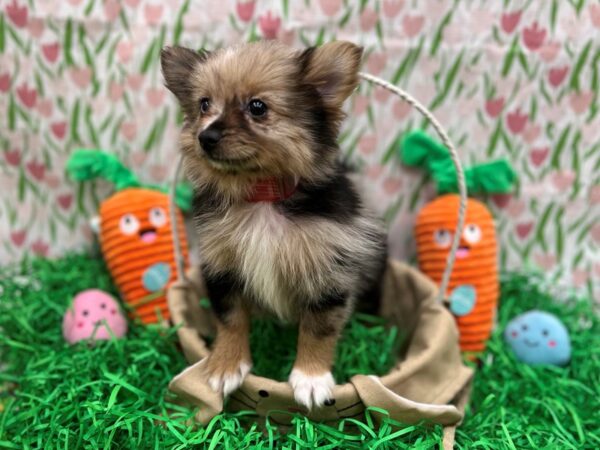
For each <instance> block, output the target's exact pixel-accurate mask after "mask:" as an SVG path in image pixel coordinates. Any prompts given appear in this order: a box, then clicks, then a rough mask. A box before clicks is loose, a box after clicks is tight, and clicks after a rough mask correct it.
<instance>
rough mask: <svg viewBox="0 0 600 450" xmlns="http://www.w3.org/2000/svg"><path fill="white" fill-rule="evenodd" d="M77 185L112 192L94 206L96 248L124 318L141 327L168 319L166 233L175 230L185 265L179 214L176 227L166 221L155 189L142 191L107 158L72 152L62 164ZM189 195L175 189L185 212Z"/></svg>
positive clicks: (171, 269)
mask: <svg viewBox="0 0 600 450" xmlns="http://www.w3.org/2000/svg"><path fill="white" fill-rule="evenodd" d="M67 171H68V172H69V174H70V175H71V177H72V178H74V179H75V180H78V181H85V180H90V179H93V178H97V177H101V176H102V177H105V178H107V179H109V180H110V181H112V182H113V183H114V184H115V186H116V190H117V192H116V193H115V194H113V195H112V196H111V197H109V198H108V199H106V200H104V201H103V202H102V203H101V205H100V230H99V231H100V245H101V247H102V253H103V254H104V258H105V259H106V263H107V265H108V268H109V270H110V272H111V275H112V277H113V279H114V280H115V283H116V285H117V287H118V288H119V290H120V292H121V295H122V297H123V300H124V301H125V303H126V304H127V306H128V309H129V312H130V316H131V317H132V318H133V317H137V318H139V319H140V320H141V321H142V322H143V323H146V324H148V323H154V322H158V321H159V319H164V320H166V319H169V309H168V307H167V302H166V296H165V294H166V288H167V287H168V284H169V283H170V282H172V281H174V280H175V278H176V273H175V271H176V268H175V258H174V254H173V239H172V236H171V227H172V226H177V227H178V230H179V234H180V236H182V238H183V240H182V248H183V252H184V257H185V258H186V259H187V243H186V241H185V230H184V224H183V217H182V215H181V212H180V211H179V210H177V214H176V217H177V224H176V225H173V224H171V220H170V218H169V199H168V195H167V194H166V193H164V192H161V191H162V190H163V189H162V188H160V187H158V186H142V184H141V183H140V182H139V181H138V179H137V178H136V177H135V175H134V174H133V173H132V172H131V171H130V170H129V169H127V168H126V167H124V166H123V165H122V164H121V162H120V161H119V160H118V159H117V158H116V157H114V156H113V155H110V154H107V153H104V152H101V151H96V150H78V151H76V152H75V153H74V154H73V155H72V156H71V158H70V159H69V161H68V163H67ZM190 200H191V190H189V188H187V186H185V185H181V186H178V190H177V196H176V202H177V205H178V206H179V207H180V208H181V209H184V210H187V209H189V206H190Z"/></svg>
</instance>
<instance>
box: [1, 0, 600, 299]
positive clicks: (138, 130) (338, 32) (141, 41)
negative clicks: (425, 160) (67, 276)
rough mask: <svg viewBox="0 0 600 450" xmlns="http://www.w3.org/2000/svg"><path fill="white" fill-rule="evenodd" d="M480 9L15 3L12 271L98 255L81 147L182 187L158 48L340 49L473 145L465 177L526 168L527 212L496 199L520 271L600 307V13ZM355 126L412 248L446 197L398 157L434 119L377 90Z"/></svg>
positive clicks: (388, 210) (360, 108) (4, 155)
mask: <svg viewBox="0 0 600 450" xmlns="http://www.w3.org/2000/svg"><path fill="white" fill-rule="evenodd" d="M471 3H472V2H452V1H448V0H445V1H439V2H436V7H435V8H433V7H428V6H427V2H424V1H422V2H411V1H408V0H368V1H364V2H351V1H345V0H303V1H297V2H295V1H294V2H292V1H289V0H275V1H271V2H261V1H258V0H228V1H225V2H224V1H220V0H206V1H205V0H190V1H189V2H177V1H175V0H169V1H162V0H101V1H87V0H66V1H63V2H59V1H49V0H48V1H44V2H41V1H40V2H32V1H28V0H5V1H4V2H0V14H2V16H3V19H4V20H3V27H4V29H3V36H4V40H3V45H4V49H3V52H0V261H2V262H4V261H16V260H19V259H20V258H21V257H22V256H24V255H26V254H28V255H38V256H52V257H54V256H58V254H59V253H60V251H64V250H67V249H70V248H75V247H80V246H81V244H85V243H89V241H90V230H89V227H88V226H87V220H88V217H87V216H85V214H84V213H83V212H82V210H81V209H80V207H79V205H83V206H85V209H87V210H92V209H93V198H94V196H96V197H100V198H102V197H103V196H105V194H106V191H104V190H103V189H102V186H96V187H95V188H94V189H96V190H97V191H96V192H95V193H94V194H95V195H89V192H86V193H84V197H83V198H80V197H79V195H81V193H80V192H79V191H78V190H77V189H76V186H75V185H73V184H72V183H71V182H70V181H68V180H66V179H65V177H64V174H63V167H64V161H65V160H66V158H67V156H68V153H69V152H70V151H72V150H73V149H75V148H77V147H82V146H84V147H92V148H103V149H107V150H111V151H114V152H116V153H117V154H118V155H119V156H120V157H121V158H122V159H123V160H125V161H127V162H128V164H131V165H134V166H135V168H136V173H139V174H140V175H141V176H142V177H144V179H146V180H149V181H151V182H157V183H160V182H164V181H166V180H167V179H168V174H169V169H168V167H169V164H170V163H171V159H172V157H173V154H174V151H173V147H174V145H175V140H176V139H177V133H178V131H177V123H176V115H175V113H174V112H175V111H176V105H175V101H174V99H173V97H172V96H171V95H170V94H169V93H168V92H167V91H166V90H165V88H164V87H163V83H162V78H161V74H160V67H159V59H158V46H159V45H162V44H173V43H174V39H177V42H178V43H179V44H181V45H187V46H191V47H197V46H198V45H199V43H201V42H202V43H203V45H204V46H205V47H206V48H207V49H209V50H210V49H214V48H215V47H217V46H219V45H224V44H226V43H230V42H235V41H239V40H245V39H247V40H257V39H268V40H275V39H278V40H280V41H281V42H283V43H285V44H287V45H293V46H295V47H299V48H300V47H306V46H310V45H315V44H316V43H317V42H324V41H328V40H331V39H332V38H334V37H337V38H340V39H351V40H353V41H355V42H356V43H357V44H360V45H362V46H363V47H364V48H365V57H364V63H363V67H362V69H363V70H365V71H368V72H370V73H373V74H376V75H378V76H381V77H383V78H385V79H388V80H392V81H394V82H395V83H397V84H398V85H400V86H402V87H404V88H406V89H407V90H408V91H409V92H411V93H413V94H414V95H415V96H417V97H419V98H420V99H421V100H423V101H425V102H426V103H427V104H428V105H430V106H431V108H432V109H433V111H434V113H436V114H437V115H438V116H439V118H440V119H441V120H442V121H443V124H444V125H445V126H446V128H447V129H448V131H449V132H450V135H451V136H453V137H458V136H461V137H463V142H464V144H463V145H462V148H461V149H460V150H461V153H462V156H463V157H464V159H465V160H473V161H481V160H484V159H488V158H498V157H507V158H508V159H510V161H511V162H512V163H513V165H514V166H515V167H516V168H517V171H518V172H519V175H520V187H519V192H518V196H513V195H499V196H492V197H491V198H490V199H488V203H489V205H490V207H491V209H492V210H493V211H494V213H495V214H496V216H497V218H498V221H499V224H501V226H500V228H499V234H500V242H501V250H502V252H503V258H502V261H503V262H505V264H506V265H507V266H508V267H512V268H519V267H522V266H523V264H524V263H531V264H533V265H536V266H538V267H540V268H542V269H543V270H544V271H546V272H548V273H549V274H551V275H553V276H554V275H557V274H560V275H561V276H562V280H563V281H564V282H565V283H570V284H571V285H576V286H580V287H581V288H582V289H588V288H589V286H593V288H594V289H595V290H596V293H597V294H596V295H597V297H598V298H600V256H599V255H600V225H598V220H600V178H599V177H598V171H597V169H596V170H595V169H594V168H597V167H598V166H599V164H600V157H599V155H600V144H599V143H598V142H599V141H598V140H599V139H600V132H598V130H600V114H598V113H597V112H596V110H597V108H598V106H597V105H598V104H599V102H600V96H599V91H598V83H597V82H593V80H594V76H595V75H594V73H595V71H597V68H596V70H595V67H594V65H597V64H598V57H597V48H598V46H597V44H596V41H597V39H596V37H597V35H598V32H600V4H599V3H598V2H597V0H583V2H566V1H564V2H562V1H561V2H559V1H556V2H550V1H548V2H516V3H515V2H486V7H485V9H482V8H481V7H479V8H478V7H474V6H473V5H471ZM488 3H489V6H487V4H488ZM34 5H35V7H34ZM184 5H185V9H183V8H184ZM552 5H555V6H554V7H555V8H556V10H555V11H552V8H553V6H552ZM576 8H577V10H576ZM553 17H554V19H553ZM568 18H570V19H568ZM567 19H568V20H567ZM107 30H111V31H110V32H108V33H107ZM106 33H107V34H106ZM103 39H105V41H104V42H103V43H102V40H103ZM163 39H164V40H163ZM17 61H18V63H17ZM346 111H347V112H348V118H347V120H346V122H345V124H344V127H343V133H342V136H341V138H340V142H341V146H342V148H343V150H344V151H345V152H347V153H348V154H349V155H351V158H352V159H353V160H354V161H355V162H356V163H357V166H358V167H361V168H363V170H364V173H365V180H366V181H367V183H368V189H369V193H370V195H371V194H372V198H375V199H377V201H376V202H375V204H374V205H373V206H374V207H375V208H376V211H377V212H378V213H380V214H382V215H384V216H385V217H386V219H387V220H388V221H389V225H390V229H392V230H394V235H393V236H392V237H391V239H392V240H393V241H394V242H396V244H397V245H394V246H392V248H399V247H400V245H399V244H398V243H403V242H407V241H408V240H410V233H411V229H410V226H406V224H407V223H408V224H410V223H412V222H411V220H412V219H411V218H414V215H415V212H416V209H418V208H419V207H420V205H422V204H423V202H424V201H425V200H426V199H427V198H428V196H430V195H431V186H429V185H427V186H426V187H425V188H422V189H421V190H420V191H419V192H416V190H417V189H419V186H420V177H421V175H420V174H418V173H414V172H411V171H408V170H405V169H404V168H402V167H400V166H399V165H398V163H397V162H396V161H395V158H394V154H393V148H394V147H393V145H392V144H393V143H394V142H395V141H396V140H397V139H398V137H399V136H401V133H402V132H403V131H405V130H406V129H407V128H408V127H414V126H416V125H418V124H420V118H419V117H418V116H417V115H416V114H415V112H414V111H413V110H412V108H411V107H410V106H409V105H408V104H407V103H405V102H403V101H401V100H400V99H397V98H396V97H393V96H390V94H389V93H387V92H386V91H384V90H382V89H380V88H373V87H370V86H368V85H366V84H361V85H360V86H359V89H358V91H357V92H356V94H354V96H353V98H352V99H351V100H349V101H348V104H347V107H346ZM390 149H392V150H390ZM19 186H20V188H19ZM19 189H21V194H20V195H17V194H15V192H18V191H19ZM412 199H416V202H413V201H412ZM38 224H39V225H38ZM41 224H44V225H41ZM400 225H402V226H400ZM50 228H52V229H53V230H54V232H53V233H50V231H49V230H50ZM65 243H67V244H65Z"/></svg>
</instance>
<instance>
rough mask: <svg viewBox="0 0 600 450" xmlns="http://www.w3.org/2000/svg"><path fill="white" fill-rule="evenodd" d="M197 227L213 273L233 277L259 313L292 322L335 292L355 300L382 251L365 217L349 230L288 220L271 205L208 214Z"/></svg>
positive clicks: (307, 219)
mask: <svg viewBox="0 0 600 450" xmlns="http://www.w3.org/2000/svg"><path fill="white" fill-rule="evenodd" d="M197 227H198V231H199V236H200V239H199V241H200V251H201V257H202V260H203V263H204V264H205V265H206V266H207V267H208V269H209V270H211V271H214V272H215V273H230V274H231V273H233V275H234V276H235V277H236V278H237V279H239V280H240V281H241V283H242V285H243V288H244V290H245V291H246V294H247V295H249V296H250V297H251V298H253V299H254V300H255V301H256V302H257V303H258V304H259V306H261V307H263V308H265V309H267V310H269V311H271V312H272V313H274V314H276V315H277V316H279V317H280V318H282V319H286V320H291V319H293V318H294V317H296V316H297V312H298V310H299V308H302V307H306V305H308V304H310V303H318V302H319V300H320V299H321V298H322V297H323V295H325V294H327V293H328V292H331V291H333V290H336V291H338V292H340V291H343V292H344V294H345V295H348V296H352V295H355V294H356V292H357V291H358V290H359V289H360V285H361V275H360V273H361V271H362V270H363V269H365V268H364V267H362V268H361V266H362V265H364V264H365V263H367V264H368V262H369V261H373V260H374V258H376V257H377V253H378V252H379V251H380V249H379V242H377V237H378V235H377V231H378V230H377V227H376V225H375V223H374V222H372V221H370V220H368V219H367V218H365V217H363V216H361V215H356V216H354V217H351V218H348V220H346V221H344V222H343V223H342V222H339V221H336V220H332V219H331V218H327V217H323V216H319V215H316V214H309V215H294V214H291V215H290V214H286V211H285V210H283V209H282V208H281V207H280V205H277V204H272V203H264V202H261V203H247V204H239V205H233V206H231V207H230V208H229V209H227V210H226V211H224V212H220V213H219V212H216V211H215V212H212V213H211V212H208V211H207V212H205V213H204V214H201V215H199V217H198V223H197ZM363 278H364V279H368V278H369V277H368V275H367V274H364V277H363Z"/></svg>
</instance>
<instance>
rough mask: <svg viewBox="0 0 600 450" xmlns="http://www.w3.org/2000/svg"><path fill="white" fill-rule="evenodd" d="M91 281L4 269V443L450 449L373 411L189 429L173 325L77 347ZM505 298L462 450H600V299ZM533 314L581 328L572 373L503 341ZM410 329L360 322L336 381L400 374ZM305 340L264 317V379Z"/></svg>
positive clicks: (61, 266)
mask: <svg viewBox="0 0 600 450" xmlns="http://www.w3.org/2000/svg"><path fill="white" fill-rule="evenodd" d="M91 287H94V288H100V289H104V290H107V291H110V292H113V293H114V287H113V286H112V283H111V281H110V277H109V275H108V274H107V272H106V269H105V267H104V265H103V264H102V262H101V261H99V260H97V259H94V258H92V257H89V256H86V255H69V256H66V257H64V258H62V259H59V260H56V261H48V260H40V259H38V260H33V261H30V262H24V263H23V264H20V265H18V266H11V267H8V268H4V269H0V361H2V364H3V365H4V367H1V366H0V391H1V390H2V389H3V388H2V386H4V393H3V394H2V393H0V404H3V406H0V411H1V412H0V448H44V449H46V448H48V449H50V448H80V447H81V448H185V447H196V448H208V449H219V448H227V449H244V448H289V449H302V448H378V449H382V448H423V449H425V448H439V446H440V444H441V432H442V429H441V427H439V426H427V425H411V426H406V425H402V424H399V423H396V422H394V421H392V420H386V421H384V424H383V426H381V427H379V428H376V427H374V425H373V422H372V421H371V417H370V415H367V417H365V418H364V419H363V420H355V419H346V420H344V421H342V422H341V423H340V424H339V426H336V427H331V426H326V425H322V424H319V423H314V422H311V421H309V420H308V419H306V418H304V417H301V416H294V418H293V423H292V427H291V428H290V430H288V431H285V432H284V431H279V430H278V429H277V428H276V427H275V426H270V425H268V424H267V430H266V431H265V432H263V430H262V429H260V428H259V427H258V426H257V425H256V424H255V423H254V419H255V416H254V415H253V414H252V413H251V412H242V413H236V414H231V413H225V414H221V415H219V416H217V417H216V418H215V419H213V421H212V422H211V423H210V424H209V425H208V426H206V427H200V428H194V427H192V426H189V425H187V424H186V422H187V421H188V419H190V418H191V417H192V416H193V414H194V411H193V410H190V409H187V408H185V407H182V406H179V405H178V404H177V402H175V399H174V398H173V397H172V396H171V395H170V394H169V393H168V391H167V389H166V386H167V383H168V382H169V380H170V379H171V378H172V377H173V375H175V374H176V373H178V372H179V371H180V370H182V369H183V368H184V367H185V361H184V359H183V356H182V355H181V353H180V352H179V350H178V349H177V346H176V337H175V331H174V330H173V329H170V330H164V329H162V328H159V327H156V326H148V327H145V326H141V325H136V324H131V326H130V330H129V333H128V335H127V338H126V339H123V340H114V341H109V342H100V343H97V344H96V345H93V346H91V345H89V344H87V343H79V344H77V345H75V346H69V345H67V344H65V343H64V341H63V338H62V335H61V321H62V315H63V312H64V310H65V308H66V306H67V304H68V303H69V301H70V299H71V298H72V297H73V295H74V294H76V293H77V292H79V291H80V290H83V289H86V288H91ZM501 302H502V303H501V304H502V306H501V308H500V314H499V320H500V324H501V326H500V327H499V329H498V331H496V332H495V334H494V336H493V337H492V339H491V341H490V344H489V351H488V352H487V353H486V355H485V356H484V357H483V364H482V365H481V367H480V369H479V370H478V373H477V376H476V379H475V384H474V390H473V394H472V400H471V403H470V406H469V408H468V410H467V416H466V419H465V421H464V423H463V425H462V426H461V427H460V428H459V429H458V431H457V436H456V439H457V447H459V448H513V449H514V448H518V449H520V448H576V449H581V448H598V447H600V431H599V428H600V320H599V319H598V317H597V316H596V315H595V314H594V312H593V308H592V303H591V301H590V300H586V299H580V300H576V299H570V300H569V301H566V302H563V303H557V302H554V301H553V299H552V297H551V296H550V295H549V294H547V293H546V291H545V289H544V288H543V285H542V283H541V282H540V280H539V279H538V278H536V277H534V276H524V275H515V274H512V275H509V276H507V277H506V279H504V280H503V282H502V300H501ZM532 308H539V309H544V310H547V311H550V312H553V313H555V314H557V315H559V316H560V317H561V318H562V319H563V320H564V322H565V324H566V325H567V327H568V328H569V330H570V331H571V337H572V345H573V360H572V362H571V364H570V365H569V366H568V367H566V368H564V369H561V368H553V367H530V366H527V365H524V364H521V363H518V362H517V361H516V360H515V359H514V357H513V356H512V354H511V353H510V352H509V351H508V349H507V348H506V347H505V346H504V345H503V342H502V336H501V331H502V326H503V325H504V324H506V322H507V321H508V320H509V319H510V318H512V317H514V316H515V315H516V314H519V313H521V312H524V311H526V310H528V309H532ZM373 321H374V323H372V322H373ZM397 334H398V333H397V330H395V329H393V328H391V329H390V328H385V327H384V326H383V324H381V322H380V321H378V320H377V319H374V318H370V317H368V316H360V315H356V316H355V318H354V319H353V321H352V323H351V324H350V325H349V327H348V328H347V329H346V331H345V336H344V339H343V341H342V343H341V344H340V348H339V352H338V353H339V355H338V358H337V361H336V369H335V372H336V373H335V375H336V377H337V379H338V380H344V379H347V378H348V377H350V376H352V375H353V374H354V373H358V372H360V371H368V372H375V373H383V372H385V371H387V370H388V368H389V365H390V364H391V363H392V360H391V359H390V358H389V356H390V354H392V353H393V352H394V349H395V348H396V345H398V339H397ZM294 343H295V334H294V332H293V331H291V330H289V329H282V328H280V327H279V326H277V325H275V324H273V323H272V322H267V321H261V322H256V323H255V326H254V329H253V334H252V339H251V344H252V348H253V354H254V359H255V364H256V366H255V369H254V371H255V372H256V373H258V374H261V375H267V376H271V377H274V378H277V379H285V378H286V377H287V374H288V372H289V368H290V365H291V362H292V360H293V347H294ZM261 355H264V357H263V358H261ZM449 376H451V374H449ZM2 408H3V410H2Z"/></svg>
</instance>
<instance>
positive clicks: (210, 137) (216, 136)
mask: <svg viewBox="0 0 600 450" xmlns="http://www.w3.org/2000/svg"><path fill="white" fill-rule="evenodd" d="M222 135H223V133H222V132H221V130H220V129H218V128H215V127H208V128H207V129H206V130H204V131H203V132H202V133H200V135H199V136H198V140H199V141H200V145H201V146H202V148H203V149H204V151H206V152H207V153H209V154H210V152H211V151H212V150H214V148H215V146H216V145H217V143H218V142H219V141H220V140H221V136H222Z"/></svg>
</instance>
